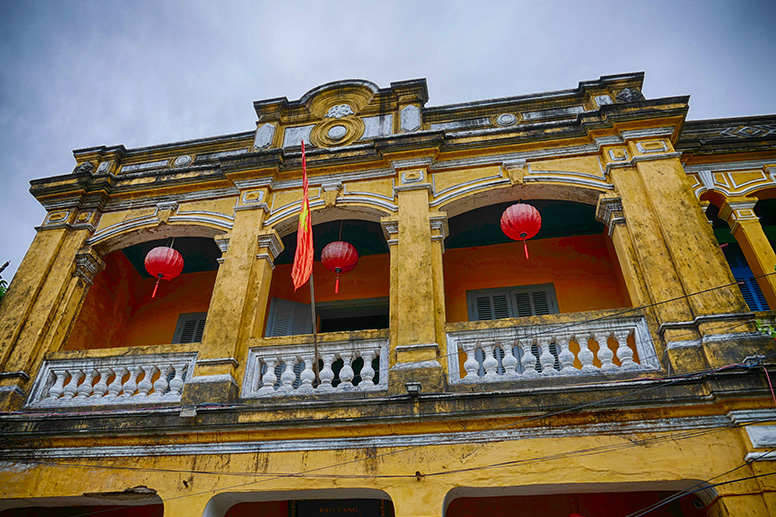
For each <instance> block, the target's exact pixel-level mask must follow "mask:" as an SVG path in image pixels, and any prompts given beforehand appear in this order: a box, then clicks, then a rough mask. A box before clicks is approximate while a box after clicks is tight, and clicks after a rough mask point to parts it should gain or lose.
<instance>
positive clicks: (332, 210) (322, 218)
mask: <svg viewBox="0 0 776 517" xmlns="http://www.w3.org/2000/svg"><path fill="white" fill-rule="evenodd" d="M339 204H340V200H339V199H338V200H337V205H339ZM299 206H301V203H299ZM310 211H311V212H312V221H313V226H315V225H317V224H321V223H327V222H329V221H339V220H342V219H345V220H347V219H358V220H361V221H371V222H374V223H379V222H380V218H381V217H385V216H388V215H391V212H389V211H387V210H384V209H379V208H376V207H375V206H373V205H349V206H347V207H341V206H333V207H327V206H325V204H324V203H323V202H318V203H312V202H311V203H310ZM298 223H299V208H297V209H296V210H294V211H292V212H291V213H286V214H285V216H284V217H283V218H282V219H275V220H273V221H270V220H269V219H268V220H267V221H266V222H265V223H264V227H265V228H268V227H271V228H272V229H273V230H275V231H276V232H278V235H280V237H285V236H286V235H288V234H290V233H293V232H295V231H296V230H297V227H298Z"/></svg>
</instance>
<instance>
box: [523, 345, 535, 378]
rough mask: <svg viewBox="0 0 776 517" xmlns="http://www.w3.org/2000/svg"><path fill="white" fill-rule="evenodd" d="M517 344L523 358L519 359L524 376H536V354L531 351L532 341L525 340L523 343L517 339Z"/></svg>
mask: <svg viewBox="0 0 776 517" xmlns="http://www.w3.org/2000/svg"><path fill="white" fill-rule="evenodd" d="M518 345H519V346H520V348H522V350H523V358H522V360H521V361H520V362H521V363H522V365H523V375H524V376H526V377H536V376H537V375H539V372H537V371H536V356H535V355H534V354H533V352H532V351H531V348H533V341H531V342H526V344H525V345H523V344H522V343H521V342H519V341H518Z"/></svg>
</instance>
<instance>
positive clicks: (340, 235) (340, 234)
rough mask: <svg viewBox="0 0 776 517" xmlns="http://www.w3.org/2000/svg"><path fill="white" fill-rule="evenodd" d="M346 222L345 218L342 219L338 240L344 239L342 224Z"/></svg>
mask: <svg viewBox="0 0 776 517" xmlns="http://www.w3.org/2000/svg"><path fill="white" fill-rule="evenodd" d="M344 222H345V220H344V219H340V233H339V239H337V240H340V241H341V240H342V225H343V223H344Z"/></svg>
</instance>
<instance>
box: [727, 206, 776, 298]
mask: <svg viewBox="0 0 776 517" xmlns="http://www.w3.org/2000/svg"><path fill="white" fill-rule="evenodd" d="M757 201H758V200H757V199H756V198H750V197H736V198H729V199H726V200H725V203H724V204H723V205H722V207H721V208H720V211H719V216H720V217H721V218H722V219H723V220H725V221H727V223H728V224H729V225H730V233H732V234H733V236H734V237H735V238H736V242H738V245H739V246H741V251H743V253H744V257H745V258H746V262H747V264H749V268H750V269H751V270H752V273H753V274H754V276H755V277H761V278H758V279H757V283H758V284H759V285H760V290H762V292H763V296H765V300H766V301H767V302H768V306H769V307H770V308H771V309H772V310H774V309H776V274H773V273H774V268H776V253H774V252H773V248H772V247H771V243H770V242H768V238H767V237H766V236H765V232H763V228H762V226H761V225H760V219H759V218H758V217H757V216H756V215H755V213H754V205H755V204H757ZM764 275H768V276H764Z"/></svg>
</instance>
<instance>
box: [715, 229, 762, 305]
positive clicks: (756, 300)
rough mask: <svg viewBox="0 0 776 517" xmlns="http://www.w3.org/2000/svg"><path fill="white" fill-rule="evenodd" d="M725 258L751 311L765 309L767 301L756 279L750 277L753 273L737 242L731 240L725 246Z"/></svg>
mask: <svg viewBox="0 0 776 517" xmlns="http://www.w3.org/2000/svg"><path fill="white" fill-rule="evenodd" d="M724 253H725V258H726V259H727V262H728V265H729V266H730V271H731V272H732V273H733V277H734V278H735V279H736V281H737V282H738V287H739V288H740V289H741V294H742V295H743V297H744V300H745V301H746V304H747V305H748V306H749V310H751V311H767V310H769V308H768V302H766V301H765V296H763V293H762V291H761V290H760V286H759V285H758V284H757V280H755V279H754V278H752V277H753V276H754V273H752V270H751V269H750V268H749V264H748V263H747V262H746V257H744V252H743V251H741V246H739V245H738V243H734V242H731V243H730V244H728V245H727V246H725V250H724Z"/></svg>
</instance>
